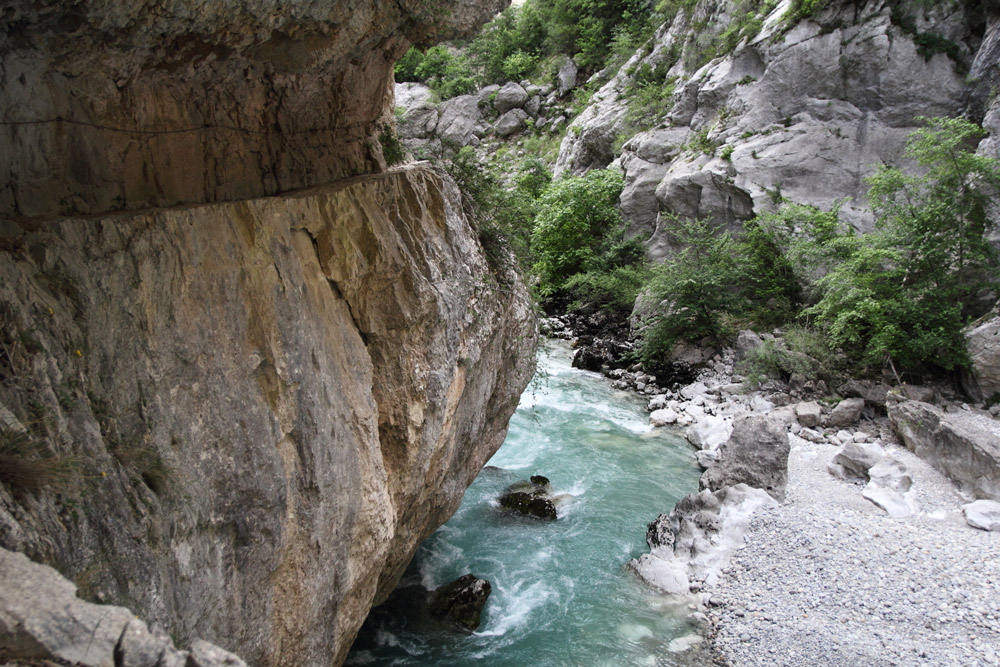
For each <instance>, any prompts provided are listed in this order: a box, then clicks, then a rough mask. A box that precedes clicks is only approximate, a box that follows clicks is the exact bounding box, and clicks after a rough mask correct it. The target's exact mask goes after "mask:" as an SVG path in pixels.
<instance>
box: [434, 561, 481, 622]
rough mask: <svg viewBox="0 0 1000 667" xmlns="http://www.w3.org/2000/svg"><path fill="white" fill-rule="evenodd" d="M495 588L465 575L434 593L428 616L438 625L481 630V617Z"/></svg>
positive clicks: (469, 575)
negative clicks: (438, 622) (441, 623)
mask: <svg viewBox="0 0 1000 667" xmlns="http://www.w3.org/2000/svg"><path fill="white" fill-rule="evenodd" d="M492 590H493V587H492V586H491V585H490V582H488V581H486V580H485V579H480V578H478V577H476V576H475V575H474V574H466V575H463V576H461V577H459V578H458V579H456V580H455V581H453V582H451V583H450V584H446V585H444V586H442V587H440V588H438V589H435V590H434V591H433V592H432V593H431V596H430V600H429V601H428V604H427V612H428V613H429V614H430V615H431V616H432V617H433V618H436V619H437V620H439V621H442V622H444V623H446V624H448V625H450V626H452V627H455V628H458V629H460V630H465V631H468V632H475V631H476V630H478V629H479V622H480V616H481V613H482V610H483V606H484V605H485V604H486V600H487V598H489V596H490V593H491V592H492Z"/></svg>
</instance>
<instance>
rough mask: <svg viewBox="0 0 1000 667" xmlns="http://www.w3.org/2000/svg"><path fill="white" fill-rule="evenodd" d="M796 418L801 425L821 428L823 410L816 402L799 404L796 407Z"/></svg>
mask: <svg viewBox="0 0 1000 667" xmlns="http://www.w3.org/2000/svg"><path fill="white" fill-rule="evenodd" d="M795 416H796V418H798V420H799V423H800V424H802V425H803V426H806V427H808V428H812V427H814V426H819V422H820V418H821V417H822V416H823V408H821V407H820V405H819V403H817V402H816V401H808V402H804V403H799V404H797V405H796V406H795Z"/></svg>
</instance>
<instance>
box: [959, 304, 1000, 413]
mask: <svg viewBox="0 0 1000 667" xmlns="http://www.w3.org/2000/svg"><path fill="white" fill-rule="evenodd" d="M965 343H966V347H967V348H968V350H969V360H970V361H971V362H972V375H973V379H974V380H975V382H974V383H972V385H973V388H976V389H978V390H979V394H980V397H981V398H983V399H988V398H991V397H992V396H993V395H994V394H998V393H1000V316H995V317H992V318H990V319H988V320H986V321H985V322H983V323H982V324H980V325H979V326H976V327H973V328H972V329H969V330H968V331H967V332H966V333H965Z"/></svg>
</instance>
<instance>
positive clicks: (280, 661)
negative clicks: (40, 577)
mask: <svg viewBox="0 0 1000 667" xmlns="http://www.w3.org/2000/svg"><path fill="white" fill-rule="evenodd" d="M500 278H501V280H500V281H499V282H498V281H497V280H496V274H495V273H493V272H491V270H490V267H489V266H488V265H487V263H486V259H485V257H484V255H483V252H482V249H481V247H480V245H479V243H478V241H477V239H476V236H475V233H474V232H473V230H472V229H471V227H470V226H469V223H468V221H467V220H466V218H465V217H464V215H463V213H462V207H461V203H460V199H459V193H458V191H457V189H456V188H455V186H454V184H453V183H452V182H451V181H450V180H448V179H447V178H445V177H444V176H443V175H441V174H440V173H438V172H437V171H435V170H433V169H432V168H430V167H429V166H427V165H426V164H416V165H412V166H409V167H407V168H404V169H400V170H395V171H390V172H387V173H384V174H378V175H372V176H364V177H358V178H355V179H349V180H346V181H342V182H339V183H336V184H334V185H330V186H325V187H321V188H316V189H313V190H309V191H304V192H300V193H296V194H294V195H291V196H285V197H269V198H262V199H254V200H248V201H243V202H238V203H222V204H211V205H203V206H197V207H192V208H177V209H164V210H157V211H152V212H144V213H135V214H121V215H118V216H114V217H103V218H88V219H64V220H60V221H53V222H47V223H34V222H18V223H5V224H4V225H3V226H2V227H0V314H2V317H3V323H4V327H3V335H4V336H5V340H4V348H5V349H6V350H9V351H11V354H10V356H9V357H4V358H3V359H0V362H2V363H0V379H2V382H0V405H2V406H3V407H4V408H5V410H4V411H2V412H0V416H2V417H3V419H4V431H5V432H7V431H8V429H9V428H10V427H11V426H14V427H18V426H20V427H24V428H26V429H27V430H28V432H29V433H30V434H31V437H32V438H36V439H37V440H38V442H41V443H44V444H45V447H46V448H48V449H47V451H52V452H54V453H55V454H56V455H57V456H60V457H63V458H64V459H65V460H72V462H73V464H74V467H73V472H72V474H73V477H72V479H71V480H70V482H69V484H67V485H65V486H63V487H58V488H56V487H53V488H46V489H43V490H41V491H37V492H35V491H29V492H21V491H17V490H15V489H13V488H11V487H8V486H7V485H4V484H0V545H2V546H5V547H7V548H11V549H14V550H17V551H22V552H24V553H26V554H27V555H29V556H30V557H32V558H33V559H35V560H40V561H42V562H46V563H49V564H52V565H55V566H56V567H57V568H58V569H59V570H60V571H61V572H63V573H64V574H66V575H68V576H70V577H71V578H72V579H74V580H75V582H76V583H77V585H78V586H79V587H80V589H81V591H82V593H83V594H84V595H85V597H87V598H88V599H97V600H104V601H114V602H116V603H119V604H123V603H127V604H128V606H129V607H130V608H131V609H132V610H133V611H134V612H135V613H138V614H141V615H142V617H143V619H144V620H146V621H148V622H150V623H153V622H158V623H160V624H161V625H163V626H165V627H167V628H169V629H170V631H171V633H172V634H173V635H174V636H175V637H177V638H178V640H179V641H181V642H182V643H187V642H189V641H191V640H192V639H193V638H195V637H201V638H203V639H206V640H209V641H212V642H214V643H216V644H218V645H220V646H222V647H223V648H225V649H228V650H231V651H233V652H235V653H237V654H239V655H240V656H241V657H242V658H244V659H245V660H246V661H247V662H248V663H250V664H256V665H329V664H331V663H333V664H337V663H339V662H340V661H341V660H342V659H343V657H344V656H345V655H346V653H347V650H348V648H349V647H350V644H351V642H352V640H353V638H354V635H355V633H356V632H357V630H358V628H359V627H360V625H361V623H362V622H363V620H364V618H365V617H366V615H367V613H368V610H369V608H370V606H371V605H372V604H373V602H376V601H378V600H380V599H381V598H383V597H384V596H385V595H387V594H388V592H389V591H390V590H391V589H392V588H393V586H394V585H395V583H396V581H397V579H398V576H399V574H400V573H401V571H402V569H403V568H404V567H405V565H406V563H407V562H408V561H409V559H410V557H411V556H412V554H413V552H414V550H415V549H416V547H417V544H418V543H419V541H420V540H422V539H423V538H425V537H426V536H428V535H429V534H430V533H431V532H432V531H433V530H435V529H436V528H437V526H438V525H440V524H441V523H443V522H444V521H445V520H446V519H447V518H448V517H449V516H450V515H451V513H452V512H454V510H455V509H456V508H457V507H458V504H459V502H460V501H461V497H462V494H463V492H464V490H465V488H466V487H467V486H468V484H469V483H471V481H472V480H473V479H474V477H475V475H476V474H477V473H478V472H479V470H480V469H481V468H482V466H483V465H484V464H485V462H486V461H487V459H488V458H489V457H490V456H491V455H492V454H493V452H494V451H495V450H496V449H497V448H498V447H499V446H500V444H501V442H502V441H503V438H504V436H505V433H506V427H507V420H508V418H509V417H510V415H511V414H512V413H513V411H514V408H515V407H516V404H517V400H518V396H519V395H520V393H521V390H522V389H523V388H524V386H525V385H526V384H527V382H528V380H529V379H530V375H531V371H532V366H533V364H532V359H533V354H534V345H535V333H534V321H533V314H532V311H531V308H530V301H529V298H528V296H527V294H526V292H525V291H524V289H523V287H521V286H520V283H519V282H518V281H516V280H503V278H504V277H503V276H500ZM508 278H510V276H508ZM35 414H43V415H44V420H43V421H34V422H33V421H32V415H35Z"/></svg>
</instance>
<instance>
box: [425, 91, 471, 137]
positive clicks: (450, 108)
mask: <svg viewBox="0 0 1000 667" xmlns="http://www.w3.org/2000/svg"><path fill="white" fill-rule="evenodd" d="M440 109H441V118H440V120H439V121H438V124H437V128H436V129H435V132H434V133H435V134H436V135H437V137H438V138H440V139H441V141H443V142H445V143H447V144H451V145H453V146H459V147H461V146H468V145H469V144H471V143H472V142H473V140H474V137H475V131H476V126H477V125H478V124H479V121H480V119H481V117H482V116H481V115H480V113H479V100H478V98H477V97H476V96H475V95H459V96H458V97H453V98H451V99H450V100H445V101H444V102H442V103H441V107H440Z"/></svg>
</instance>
